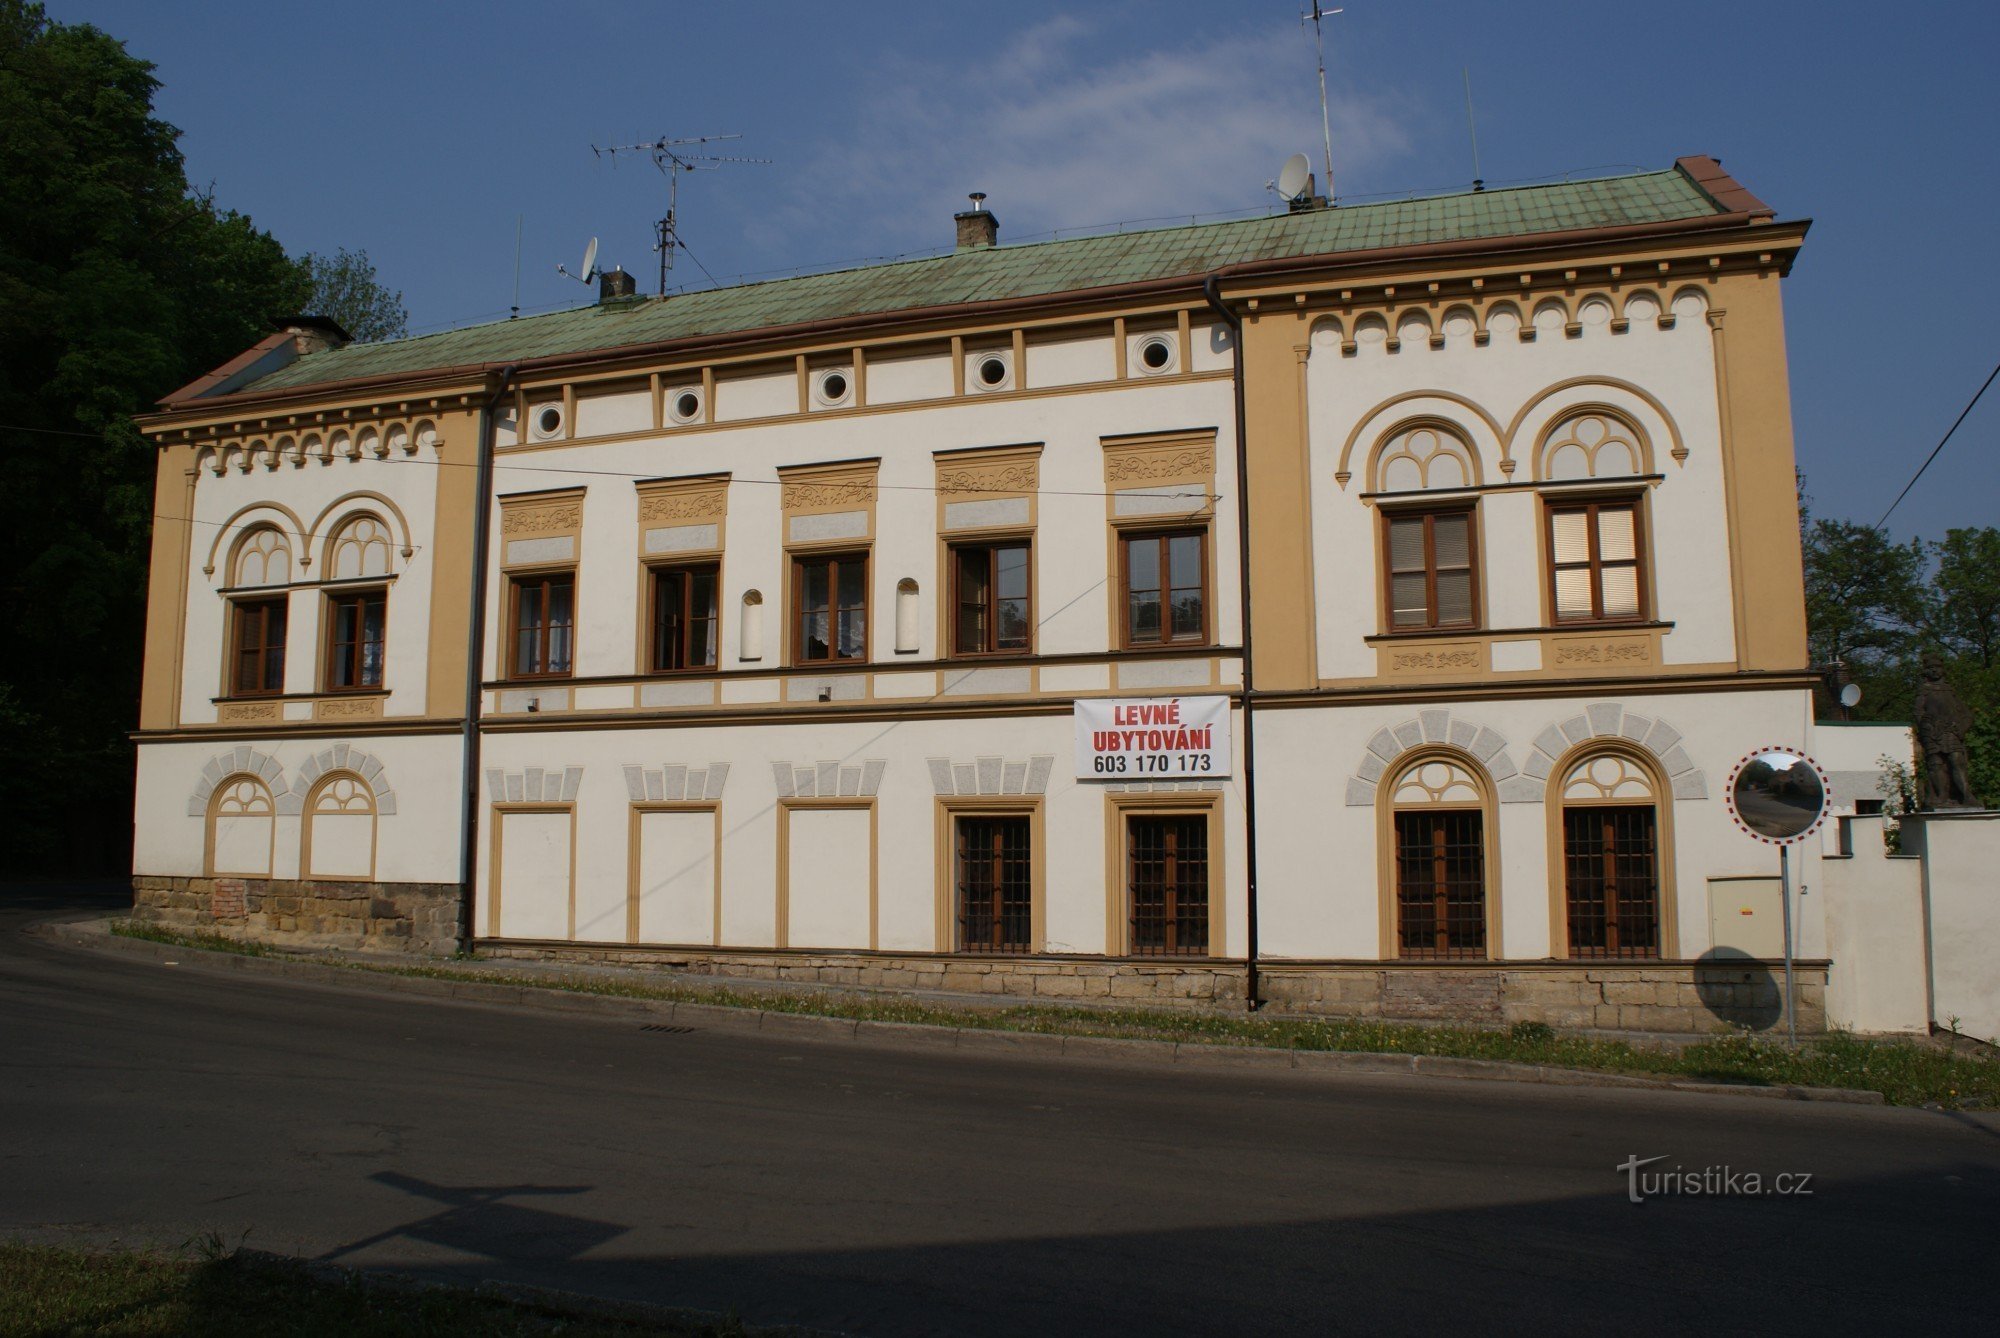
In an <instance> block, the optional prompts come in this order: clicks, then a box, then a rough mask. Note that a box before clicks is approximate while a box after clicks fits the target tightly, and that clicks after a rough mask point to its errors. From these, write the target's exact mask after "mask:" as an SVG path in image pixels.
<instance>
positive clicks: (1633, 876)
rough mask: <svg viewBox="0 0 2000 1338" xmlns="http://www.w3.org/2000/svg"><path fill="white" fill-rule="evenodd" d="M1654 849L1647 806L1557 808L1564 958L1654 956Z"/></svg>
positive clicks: (1656, 907)
mask: <svg viewBox="0 0 2000 1338" xmlns="http://www.w3.org/2000/svg"><path fill="white" fill-rule="evenodd" d="M1656 847H1657V841H1656V827H1655V821H1654V812H1653V808H1652V806H1651V805H1650V804H1646V805H1607V806H1592V807H1588V808H1570V809H1565V810H1563V871H1564V880H1565V883H1566V885H1567V887H1568V893H1569V895H1568V900H1569V955H1570V956H1572V957H1657V956H1659V955H1660V880H1659V861H1658V855H1657V849H1656Z"/></svg>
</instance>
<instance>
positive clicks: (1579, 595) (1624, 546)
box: [1549, 501, 1645, 623]
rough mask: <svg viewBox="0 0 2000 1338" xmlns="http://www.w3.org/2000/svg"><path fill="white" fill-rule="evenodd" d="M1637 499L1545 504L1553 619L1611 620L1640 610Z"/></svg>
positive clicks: (1633, 616)
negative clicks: (1547, 511) (1553, 608)
mask: <svg viewBox="0 0 2000 1338" xmlns="http://www.w3.org/2000/svg"><path fill="white" fill-rule="evenodd" d="M1639 544H1640V536H1639V507H1638V504H1637V503H1635V502H1629V501H1625V502H1586V503H1584V504H1582V505H1580V506H1552V507H1550V508H1549V578H1550V581H1551V584H1552V588H1553V593H1554V597H1555V599H1554V602H1555V614H1556V621H1557V622H1565V623H1567V622H1610V621H1616V620H1619V619H1633V618H1638V617H1640V616H1642V615H1643V613H1644V611H1645V610H1644V607H1643V606H1644V599H1643V596H1642V594H1641V591H1642V581H1641V571H1640V558H1639Z"/></svg>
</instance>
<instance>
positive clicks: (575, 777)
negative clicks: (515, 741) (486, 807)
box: [486, 767, 583, 804]
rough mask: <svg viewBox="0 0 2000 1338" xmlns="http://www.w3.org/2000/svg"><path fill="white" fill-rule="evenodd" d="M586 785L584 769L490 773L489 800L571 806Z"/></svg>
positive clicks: (504, 802)
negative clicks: (578, 791) (584, 782)
mask: <svg viewBox="0 0 2000 1338" xmlns="http://www.w3.org/2000/svg"><path fill="white" fill-rule="evenodd" d="M582 785H583V768H582V767H561V768H556V767H527V768H524V769H523V770H520V771H502V770H500V769H499V768H498V767H492V768H489V769H488V770H487V772H486V796H487V798H488V799H489V800H490V801H492V802H493V803H496V804H568V803H574V802H575V800H576V792H577V790H578V789H580V788H581V787H582Z"/></svg>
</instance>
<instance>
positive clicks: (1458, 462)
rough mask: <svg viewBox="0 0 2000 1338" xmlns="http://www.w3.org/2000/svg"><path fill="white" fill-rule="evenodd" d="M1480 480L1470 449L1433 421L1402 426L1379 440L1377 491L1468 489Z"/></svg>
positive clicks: (1449, 430)
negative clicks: (1383, 439) (1382, 440)
mask: <svg viewBox="0 0 2000 1338" xmlns="http://www.w3.org/2000/svg"><path fill="white" fill-rule="evenodd" d="M1478 481H1479V470H1478V467H1477V465H1476V464H1475V463H1474V461H1473V458H1472V448H1471V447H1470V446H1468V445H1466V443H1465V439H1464V438H1463V437H1461V436H1459V435H1458V433H1456V432H1453V431H1452V430H1451V429H1449V428H1447V427H1444V426H1441V425H1439V424H1436V423H1418V424H1415V425H1413V426H1410V427H1405V428H1403V429H1402V430H1401V431H1399V432H1397V433H1396V434H1395V435H1394V436H1392V437H1390V438H1389V439H1388V440H1387V441H1385V442H1383V443H1382V446H1381V448H1380V450H1379V451H1378V453H1377V454H1376V457H1375V482H1374V491H1376V492H1416V491H1425V490H1429V489H1434V488H1468V487H1471V486H1472V485H1473V484H1475V483H1477V482H1478Z"/></svg>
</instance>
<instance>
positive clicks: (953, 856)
mask: <svg viewBox="0 0 2000 1338" xmlns="http://www.w3.org/2000/svg"><path fill="white" fill-rule="evenodd" d="M961 818H973V819H979V818H1021V819H1025V820H1026V821H1027V824H1028V871H1029V880H1030V887H1031V889H1032V890H1031V894H1030V895H1031V898H1032V900H1031V903H1030V907H1029V932H1028V940H1029V941H1028V944H1027V946H1026V947H1025V948H1021V949H1013V948H1008V949H1004V950H1000V949H993V948H978V947H974V948H968V947H966V946H964V944H963V943H962V942H961V941H960V938H959V925H958V916H959V905H958V822H959V819H961ZM936 831H937V835H936V842H935V845H936V851H937V869H936V874H935V880H936V888H937V898H936V925H937V931H936V950H937V951H938V952H939V953H949V954H953V955H960V956H975V957H1018V956H1021V955H1022V954H1023V953H1026V954H1028V955H1033V954H1037V953H1041V952H1045V951H1047V944H1048V937H1047V914H1046V901H1047V869H1048V862H1047V850H1048V846H1047V842H1046V841H1045V839H1044V824H1043V820H1042V801H1041V799H1040V797H1039V796H1035V795H978V796H975V795H959V796H943V795H941V796H939V798H938V801H937V824H936Z"/></svg>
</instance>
